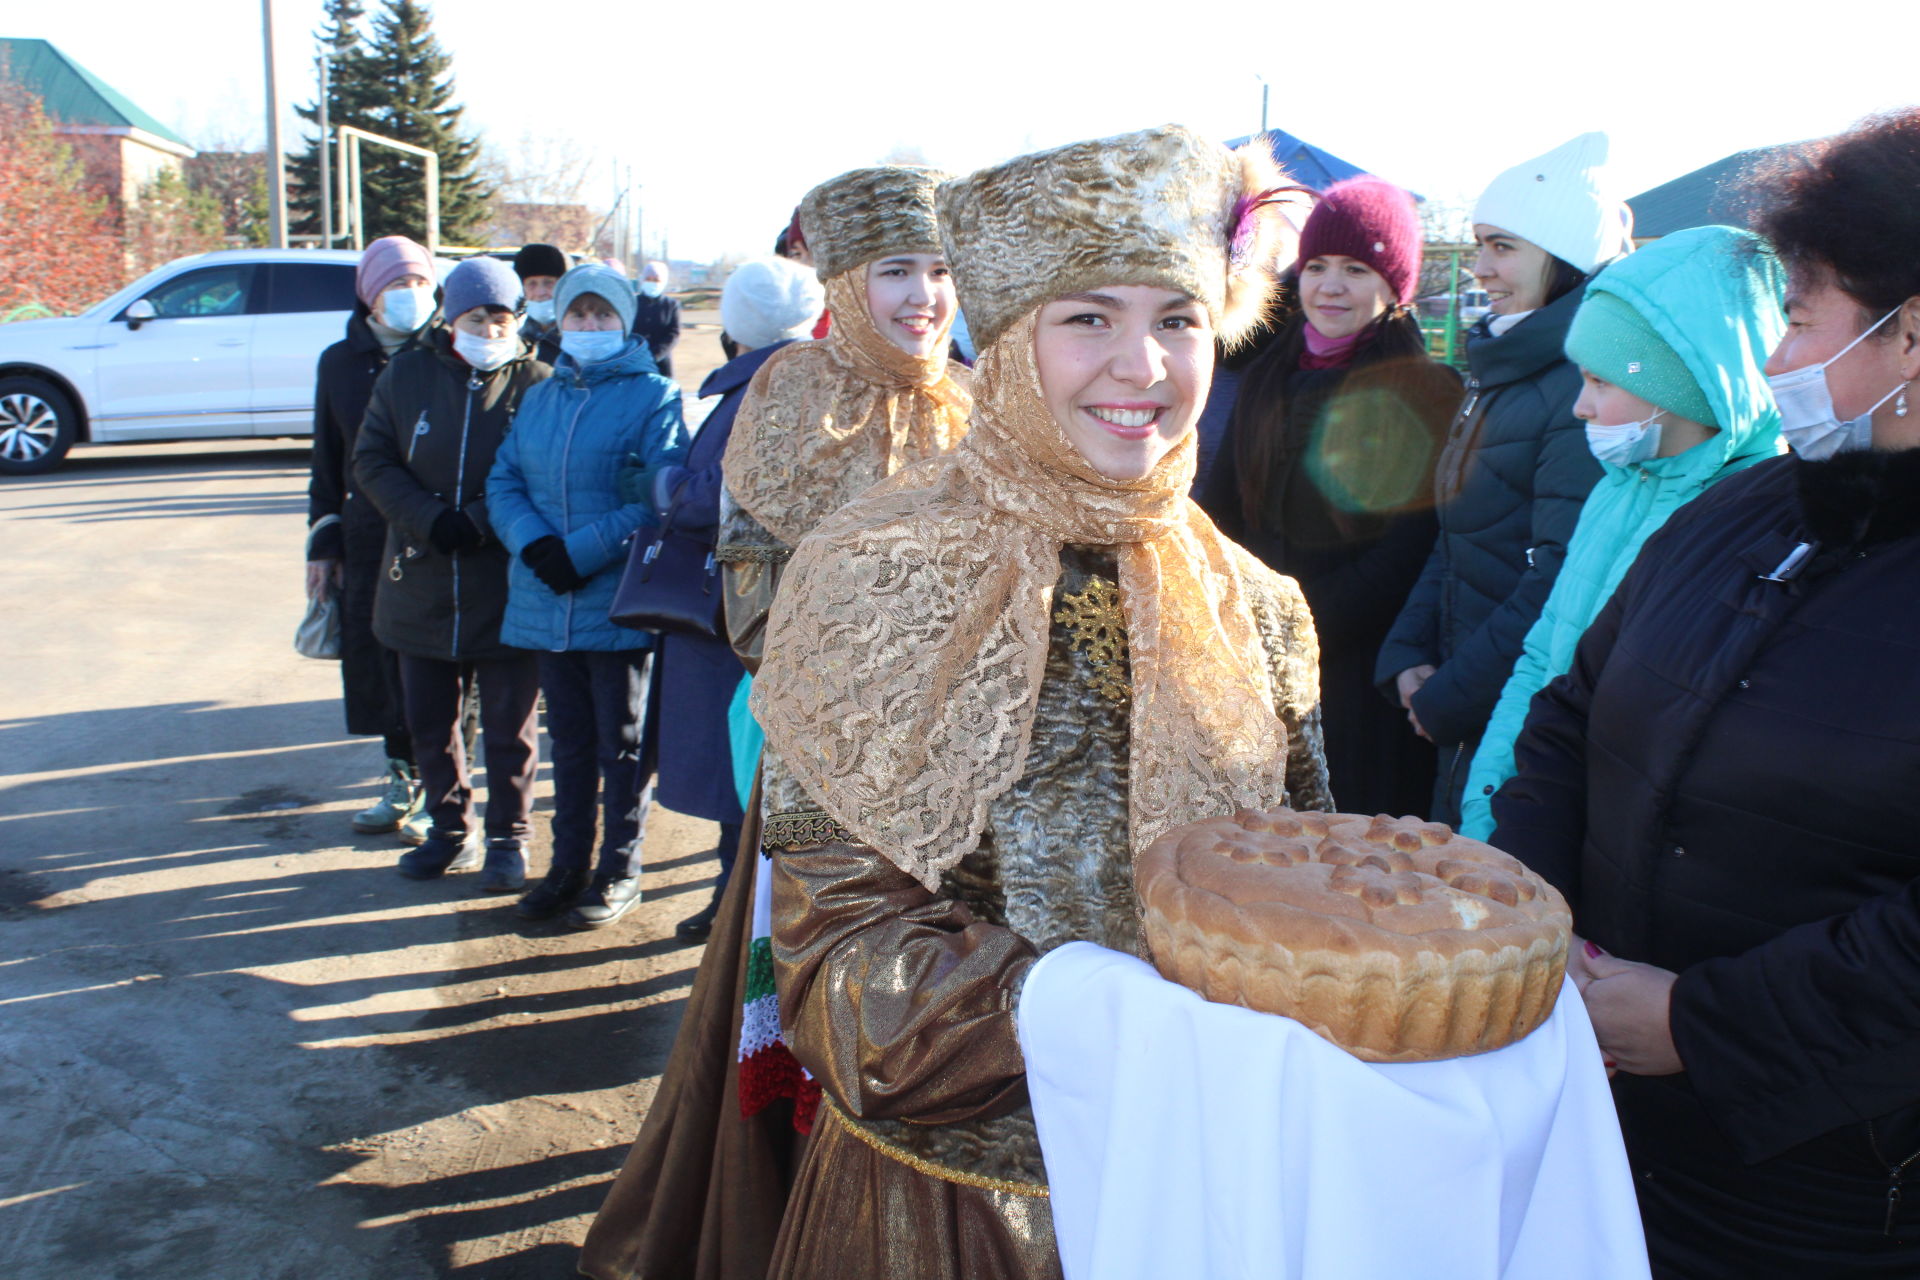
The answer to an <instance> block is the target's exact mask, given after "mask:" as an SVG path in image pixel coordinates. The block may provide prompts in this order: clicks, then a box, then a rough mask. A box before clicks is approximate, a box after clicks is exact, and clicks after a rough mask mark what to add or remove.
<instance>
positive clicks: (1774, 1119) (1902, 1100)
mask: <svg viewBox="0 0 1920 1280" xmlns="http://www.w3.org/2000/svg"><path fill="white" fill-rule="evenodd" d="M1802 544H1811V545H1812V547H1813V548H1814V550H1813V551H1812V552H1811V553H1810V554H1807V555H1806V556H1805V558H1804V559H1803V561H1802V563H1801V564H1799V565H1798V566H1796V567H1793V568H1790V569H1788V570H1786V571H1784V572H1780V573H1775V570H1776V568H1777V567H1778V566H1781V565H1782V564H1783V562H1788V561H1789V557H1790V555H1792V553H1794V551H1795V549H1796V548H1797V547H1800V546H1801V545H1802ZM1769 574H1772V575H1773V576H1775V577H1780V578H1785V579H1786V581H1770V580H1768V578H1767V577H1766V576H1764V575H1769ZM1515 756H1516V762H1517V764H1518V766H1519V773H1518V774H1517V775H1516V776H1515V777H1514V778H1513V779H1512V780H1511V781H1510V782H1508V783H1507V785H1506V786H1505V787H1504V788H1502V789H1501V791H1500V792H1499V793H1498V794H1497V795H1496V796H1495V797H1494V801H1493V811H1494V818H1495V820H1496V822H1497V824H1498V829H1497V830H1496V831H1495V833H1494V836H1493V839H1494V841H1495V842H1496V843H1497V844H1499V845H1500V846H1501V847H1502V848H1505V849H1508V850H1510V851H1511V852H1513V853H1514V854H1516V855H1518V856H1519V857H1521V858H1523V859H1524V860H1526V861H1527V862H1528V863H1529V864H1530V865H1532V866H1533V867H1534V868H1535V869H1537V870H1539V871H1540V872H1541V873H1542V874H1544V875H1545V876H1546V877H1547V878H1548V879H1550V880H1552V881H1553V882H1554V883H1555V884H1557V885H1559V886H1560V887H1561V888H1562V889H1563V890H1564V891H1565V892H1566V894H1567V897H1568V900H1569V901H1570V902H1571V903H1572V904H1573V908H1574V925H1575V928H1576V929H1577V930H1578V931H1580V932H1581V933H1583V934H1585V935H1587V936H1588V937H1590V938H1592V939H1593V940H1594V941H1596V942H1598V943H1599V944H1600V945H1601V946H1603V947H1605V948H1606V949H1607V950H1609V951H1611V952H1613V953H1614V954H1616V955H1619V956H1623V957H1625V958H1627V959H1630V960H1641V961H1646V962H1648V963H1651V964H1656V965H1660V966H1662V967H1663V968H1667V969H1672V970H1674V971H1676V972H1678V973H1679V975H1680V977H1679V981H1678V982H1677V984H1676V985H1675V987H1674V992H1673V1003H1672V1012H1671V1025H1672V1029H1673V1037H1674V1043H1675V1045H1676V1047H1677V1048H1678V1050H1679V1052H1680V1057H1681V1059H1682V1061H1683V1062H1684V1063H1685V1064H1686V1070H1685V1072H1683V1073H1682V1074H1680V1075H1677V1076H1667V1077H1654V1078H1635V1077H1630V1076H1620V1077H1618V1078H1617V1079H1616V1080H1615V1097H1616V1101H1617V1102H1618V1104H1619V1108H1620V1119H1621V1124H1622V1127H1623V1129H1624V1131H1625V1134H1626V1139H1627V1148H1628V1154H1629V1155H1630V1157H1631V1158H1632V1160H1633V1162H1634V1165H1635V1167H1636V1171H1637V1172H1638V1174H1639V1175H1640V1176H1639V1187H1640V1192H1641V1201H1642V1209H1643V1212H1644V1214H1645V1217H1646V1223H1647V1228H1648V1233H1649V1241H1650V1244H1651V1247H1652V1249H1653V1253H1654V1257H1655V1260H1656V1263H1657V1266H1656V1271H1657V1272H1658V1273H1660V1274H1663V1275H1670V1276H1727V1277H1734V1276H1739V1277H1760V1276H1821V1277H1834V1276H1888V1277H1892V1276H1902V1277H1910V1276H1920V1195H1916V1196H1915V1197H1912V1198H1908V1199H1905V1200H1903V1199H1901V1198H1900V1197H1898V1196H1895V1197H1892V1198H1890V1197H1889V1192H1890V1191H1899V1190H1901V1182H1902V1180H1903V1179H1905V1178H1906V1177H1907V1176H1908V1175H1909V1174H1911V1175H1912V1176H1913V1179H1914V1185H1915V1187H1916V1190H1920V879H1916V876H1917V875H1920V450H1911V451H1908V452H1905V453H1900V454H1886V453H1873V452H1868V453H1853V454H1843V455H1840V456H1838V457H1836V458H1833V459H1831V460H1829V461H1826V462H1819V463H1805V462H1801V461H1799V460H1798V459H1796V458H1792V457H1785V458H1780V459H1777V460H1774V461H1769V462H1763V463H1761V464H1759V465H1758V466H1755V467H1753V468H1751V469H1750V470H1748V471H1746V472H1743V473H1741V474H1740V475H1737V476H1734V477H1732V478H1730V479H1727V480H1725V481H1723V482H1722V483H1721V484H1720V485H1718V486H1717V487H1715V488H1714V489H1712V490H1710V491H1709V492H1708V493H1707V494H1705V495H1704V496H1702V497H1701V498H1699V499H1696V500H1695V501H1694V502H1693V503H1691V504H1689V505H1688V506H1686V507H1684V508H1682V509H1681V510H1680V511H1679V512H1678V513H1676V514H1675V516H1674V517H1673V519H1672V520H1671V521H1669V522H1668V524H1667V525H1666V527H1665V528H1663V529H1662V530H1661V531H1660V532H1659V533H1658V534H1656V535H1655V536H1654V537H1653V538H1650V539H1649V540H1648V541H1647V544H1646V546H1645V548H1644V549H1643V550H1642V552H1641V554H1640V558H1639V559H1638V561H1636V563H1635V564H1634V567H1633V568H1632V570H1631V571H1629V573H1628V575H1627V577H1626V579H1625V580H1624V581H1623V582H1622V584H1621V586H1620V589H1619V591H1618V592H1617V593H1616V594H1615V596H1614V598H1613V600H1612V601H1611V602H1610V603H1609V604H1608V605H1607V607H1606V609H1605V610H1604V611H1603V612H1602V613H1601V614H1600V616H1599V617H1598V618H1597V619H1596V620H1595V622H1594V625H1593V627H1592V628H1591V630H1589V631H1588V633H1587V635H1586V637H1585V639H1583V640H1582V641H1581V644H1580V648H1579V650H1578V652H1577V653H1576V655H1575V658H1574V663H1573V666H1572V669H1571V670H1570V671H1569V672H1568V674H1567V675H1566V676H1564V677H1562V678H1561V679H1559V680H1557V681H1555V682H1554V683H1553V684H1551V685H1549V686H1548V687H1547V688H1546V689H1544V690H1542V691H1541V693H1540V694H1539V695H1538V696H1537V697H1535V699H1534V701H1533V705H1532V709H1531V713H1530V714H1529V716H1528V719H1527V724H1526V728H1525V730H1524V731H1523V732H1522V734H1521V736H1520V738H1519V740H1518V742H1517V744H1516V750H1515ZM1909 1159H1912V1160H1913V1161H1914V1163H1913V1164H1911V1165H1907V1166H1906V1167H1905V1169H1903V1170H1901V1172H1899V1173H1897V1174H1896V1173H1893V1172H1891V1171H1892V1170H1894V1169H1896V1168H1898V1167H1899V1166H1901V1165H1902V1164H1903V1163H1904V1162H1905V1161H1908V1160H1909Z"/></svg>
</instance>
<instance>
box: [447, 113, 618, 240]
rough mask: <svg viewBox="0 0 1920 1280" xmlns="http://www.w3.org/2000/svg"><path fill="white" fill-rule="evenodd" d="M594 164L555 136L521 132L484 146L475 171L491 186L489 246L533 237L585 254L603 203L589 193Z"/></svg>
mask: <svg viewBox="0 0 1920 1280" xmlns="http://www.w3.org/2000/svg"><path fill="white" fill-rule="evenodd" d="M597 168H598V162H597V161H596V160H595V158H594V156H593V155H592V153H591V152H589V151H587V149H586V148H584V147H582V146H581V145H580V144H579V143H578V142H575V141H574V140H572V139H570V138H566V137H561V136H558V135H554V134H546V133H542V134H535V133H533V132H531V131H527V132H522V133H521V134H520V136H519V137H518V138H516V139H514V140H513V141H512V142H509V143H506V144H504V145H488V146H487V147H486V148H485V149H484V150H483V151H482V153H481V159H480V164H479V173H480V175H481V177H482V178H483V179H484V180H485V181H486V182H487V183H488V184H489V185H490V186H492V187H493V190H494V197H493V202H492V206H491V208H490V210H489V216H488V220H487V232H486V237H485V238H486V239H487V241H488V243H490V244H497V245H507V244H528V243H532V242H535V241H539V242H544V243H547V244H555V245H559V246H560V247H561V248H562V249H567V250H571V251H574V252H586V251H587V250H589V249H590V248H591V247H592V246H590V245H589V244H588V243H587V241H588V240H589V239H590V238H591V237H592V235H593V231H594V228H595V227H597V226H598V225H599V224H600V221H601V219H602V218H603V217H604V216H605V215H606V206H607V202H606V201H604V200H601V199H596V198H595V197H594V196H593V195H590V194H589V193H590V192H593V191H594V190H595V188H596V186H597V184H596V183H595V181H594V178H595V170H596V169H597Z"/></svg>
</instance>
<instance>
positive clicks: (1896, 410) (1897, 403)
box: [1893, 387, 1907, 418]
mask: <svg viewBox="0 0 1920 1280" xmlns="http://www.w3.org/2000/svg"><path fill="white" fill-rule="evenodd" d="M1893 416H1894V417H1896V418H1904V417H1906V416H1907V389H1906V388H1905V387H1902V388H1900V394H1899V395H1898V396H1897V397H1895V398H1894V401H1893Z"/></svg>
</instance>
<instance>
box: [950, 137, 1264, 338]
mask: <svg viewBox="0 0 1920 1280" xmlns="http://www.w3.org/2000/svg"><path fill="white" fill-rule="evenodd" d="M1299 190H1300V188H1298V187H1297V186H1295V185H1294V184H1293V183H1292V182H1291V181H1290V180H1289V179H1288V177H1287V176H1286V174H1285V172H1284V171H1283V170H1282V169H1281V168H1280V166H1279V165H1278V164H1276V163H1275V162H1274V159H1273V156H1272V154H1271V152H1269V151H1268V150H1267V148H1266V147H1265V146H1264V145H1262V144H1261V143H1259V142H1258V141H1255V142H1253V143H1250V144H1249V145H1248V146H1246V147H1243V148H1241V149H1240V150H1239V151H1229V150H1228V149H1227V148H1226V147H1224V146H1221V145H1220V144H1219V143H1217V142H1214V141H1211V140H1210V139H1207V138H1203V137H1201V136H1200V135H1199V134H1197V133H1195V132H1193V131H1192V130H1191V129H1188V128H1185V127H1184V126H1181V125H1167V126H1165V127H1163V128H1159V129H1145V130H1142V131H1140V132H1138V133H1126V134H1121V135H1119V136H1118V137H1112V138H1100V139H1096V140H1094V141H1091V142H1076V143H1073V144H1071V145H1068V146H1064V147H1058V148H1055V149H1054V150H1052V151H1042V152H1038V153H1036V154H1034V155H1029V156H1021V157H1019V158H1018V159H1015V160H1009V161H1008V162H1006V163H1005V164H1002V165H997V166H995V167H994V168H991V169H982V170H980V171H979V172H978V173H975V174H973V175H971V176H969V177H966V178H960V179H956V180H954V181H951V182H948V183H945V184H944V185H942V186H941V188H940V190H939V193H938V196H937V198H936V200H937V204H938V208H939V221H940V237H941V239H942V240H943V241H944V242H945V244H946V254H947V263H948V265H949V266H951V267H952V268H953V273H954V284H955V287H956V288H957V289H958V290H959V293H960V307H961V310H962V311H964V312H965V313H966V317H967V324H968V327H969V328H970V329H971V331H972V333H973V337H974V341H975V343H976V344H977V345H978V346H980V347H982V348H984V347H986V346H988V345H989V344H991V343H992V342H993V341H994V340H995V339H996V338H998V337H999V336H1000V335H1001V334H1002V333H1004V332H1006V330H1007V328H1008V326H1009V325H1011V324H1013V323H1014V322H1015V321H1016V320H1018V319H1020V317H1022V316H1024V315H1026V314H1027V313H1028V312H1030V311H1032V310H1033V309H1034V308H1036V307H1038V306H1040V305H1041V304H1042V303H1044V302H1047V301H1049V300H1051V299H1053V298H1058V297H1062V296H1064V295H1066V294H1070V293H1079V292H1082V291H1086V290H1092V289H1097V288H1100V287H1101V286H1103V285H1115V284H1157V285H1162V286H1164V287H1166V288H1169V289H1178V290H1180V291H1182V292H1184V293H1187V294H1189V295H1191V296H1192V297H1194V298H1197V299H1199V300H1200V302H1201V303H1202V304H1203V305H1205V306H1206V308H1207V310H1208V312H1209V314H1211V315H1212V317H1213V323H1214V330H1215V332H1216V334H1217V335H1218V337H1219V338H1220V340H1221V341H1222V342H1223V343H1225V344H1226V345H1227V346H1228V347H1229V348H1231V347H1232V346H1234V345H1235V344H1237V343H1238V342H1240V341H1242V340H1244V339H1245V338H1246V337H1247V336H1248V335H1250V334H1251V333H1253V332H1254V331H1255V330H1256V329H1257V328H1258V327H1259V325H1260V323H1261V321H1262V320H1264V319H1265V318H1266V314H1267V308H1268V305H1269V303H1270V300H1271V298H1272V294H1273V286H1274V267H1275V265H1276V263H1275V258H1276V256H1277V255H1278V254H1279V253H1280V252H1281V250H1282V248H1283V246H1284V245H1285V243H1286V241H1287V239H1288V238H1289V237H1291V236H1293V235H1295V234H1297V233H1296V232H1295V231H1294V229H1293V226H1292V223H1291V222H1290V221H1289V220H1288V218H1287V217H1286V215H1285V213H1284V211H1283V210H1282V208H1281V207H1280V204H1279V202H1278V200H1279V198H1283V197H1284V196H1285V195H1287V194H1290V193H1295V192H1298V191H1299ZM1278 265H1280V266H1285V265H1287V264H1285V263H1281V264H1278Z"/></svg>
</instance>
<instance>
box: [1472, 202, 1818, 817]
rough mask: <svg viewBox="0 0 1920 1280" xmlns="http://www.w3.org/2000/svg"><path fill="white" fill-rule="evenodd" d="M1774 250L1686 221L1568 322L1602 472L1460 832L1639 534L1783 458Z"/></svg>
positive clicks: (1500, 713) (1501, 709)
mask: <svg viewBox="0 0 1920 1280" xmlns="http://www.w3.org/2000/svg"><path fill="white" fill-rule="evenodd" d="M1784 286H1785V278H1784V275H1783V273H1782V271H1781V269H1780V265H1779V261H1778V259H1776V258H1775V257H1774V256H1773V255H1772V254H1771V253H1770V252H1768V251H1767V250H1766V249H1765V247H1764V246H1763V245H1762V244H1761V242H1760V241H1759V239H1758V238H1757V237H1755V236H1754V235H1753V234H1752V233H1750V232H1746V231H1737V230H1735V229H1734V228H1732V227H1695V228H1693V229H1691V230H1687V231H1678V232H1675V233H1674V234H1672V235H1670V236H1667V237H1665V238H1664V239H1661V240H1658V241H1655V242H1654V243H1653V244H1651V245H1648V246H1647V247H1646V248H1644V249H1642V250H1641V251H1640V252H1638V253H1636V254H1634V255H1632V256H1631V257H1627V258H1622V259H1621V260H1620V261H1618V262H1616V263H1614V264H1613V265H1612V266H1610V267H1607V268H1606V269H1605V270H1604V271H1602V272H1601V273H1600V274H1599V275H1598V276H1595V277H1594V280H1593V283H1592V284H1590V285H1588V286H1587V288H1586V294H1585V299H1584V301H1583V302H1582V303H1581V304H1580V311H1579V313H1578V314H1577V315H1575V316H1574V318H1573V327H1572V329H1570V330H1569V331H1568V333H1567V356H1568V358H1569V359H1571V360H1572V361H1573V362H1574V363H1575V364H1577V365H1579V366H1580V373H1581V376H1582V381H1583V383H1584V386H1583V387H1582V389H1581V392H1580V398H1579V399H1578V400H1576V401H1575V402H1574V406H1573V412H1574V416H1575V417H1577V418H1579V419H1580V420H1581V421H1583V422H1585V423H1586V424H1587V443H1588V445H1589V446H1590V447H1591V448H1592V450H1593V454H1594V457H1596V458H1598V459H1599V461H1600V463H1601V465H1602V466H1603V467H1604V468H1605V469H1606V475H1605V476H1603V477H1602V478H1601V480H1600V483H1599V484H1597V485H1595V486H1594V487H1593V492H1592V493H1591V494H1589V495H1588V496H1587V501H1586V505H1585V506H1583V507H1582V508H1581V509H1580V523H1579V524H1578V525H1577V526H1576V527H1575V529H1574V533H1573V538H1572V540H1571V541H1570V542H1569V543H1568V544H1567V562H1566V564H1564V565H1562V566H1561V569H1560V576H1559V578H1557V579H1556V580H1555V581H1554V584H1553V593H1552V594H1551V595H1549V596H1548V597H1547V603H1546V607H1545V608H1544V609H1542V610H1541V611H1540V620H1539V621H1538V622H1536V623H1534V624H1533V628H1532V630H1530V631H1528V632H1527V644H1526V649H1525V651H1524V652H1523V653H1522V654H1521V655H1520V661H1519V662H1518V663H1516V664H1515V666H1514V669H1513V675H1512V677H1511V678H1509V679H1508V681H1507V686H1506V688H1505V689H1504V690H1502V691H1501V694H1500V702H1499V704H1498V705H1497V706H1496V707H1495V708H1494V711H1493V719H1492V720H1491V721H1489V722H1488V724H1487V732H1486V736H1485V737H1484V738H1482V739H1481V741H1480V749H1479V750H1478V751H1477V752H1476V753H1475V754H1474V757H1473V765H1472V768H1471V770H1470V771H1469V773H1468V775H1467V794H1466V799H1465V801H1464V802H1463V804H1462V819H1461V823H1460V829H1461V830H1462V831H1463V832H1464V833H1466V834H1467V835H1470V836H1472V837H1474V838H1475V839H1480V840H1484V839H1486V838H1487V836H1488V834H1489V833H1491V832H1492V830H1493V809H1492V799H1493V793H1494V792H1496V791H1498V790H1499V789H1500V785H1501V784H1502V783H1503V782H1505V781H1506V780H1507V779H1508V778H1509V777H1511V776H1512V774H1513V740H1514V738H1515V737H1517V736H1518V735H1519V732H1520V728H1521V725H1522V724H1524V723H1525V721H1526V717H1527V707H1528V705H1529V704H1530V703H1531V702H1532V701H1533V695H1534V694H1536V693H1538V692H1539V691H1540V689H1541V688H1542V687H1543V686H1544V685H1545V684H1546V683H1547V682H1548V681H1549V680H1552V679H1554V678H1556V677H1557V676H1559V675H1560V674H1561V673H1562V672H1564V671H1565V670H1566V669H1567V665H1568V663H1570V662H1571V661H1572V660H1573V650H1574V646H1576V645H1577V644H1579V642H1580V637H1581V635H1582V634H1583V633H1584V632H1585V631H1586V629H1587V627H1588V625H1589V624H1590V623H1592V621H1593V618H1594V615H1595V614H1597V613H1599V612H1600V608H1601V606H1602V605H1604V604H1606V602H1607V597H1608V596H1610V595H1612V594H1613V589H1614V588H1615V587H1617V586H1618V585H1619V584H1620V579H1621V578H1622V577H1623V576H1625V574H1626V572H1627V568H1628V566H1629V565H1631V564H1632V563H1633V560H1634V557H1635V556H1636V555H1638V554H1639V552H1640V546H1641V544H1642V543H1644V542H1645V541H1646V540H1647V538H1648V537H1649V536H1651V535H1652V534H1653V532H1654V531H1655V530H1657V529H1658V528H1660V526H1661V525H1663V524H1665V523H1666V522H1667V520H1668V518H1669V517H1671V516H1672V515H1673V513H1674V512H1675V511H1677V510H1679V509H1680V508H1681V507H1682V506H1684V505H1685V504H1687V503H1688V502H1691V501H1692V500H1693V499H1695V498H1697V497H1699V496H1700V494H1701V493H1703V492H1705V491H1706V489H1707V488H1708V487H1709V486H1711V485H1714V484H1717V483H1718V482H1720V481H1721V480H1724V479H1726V478H1727V477H1728V476H1730V475H1733V474H1734V473H1735V472H1738V471H1743V470H1745V469H1746V468H1747V467H1750V466H1752V465H1753V464H1754V463H1756V462H1761V461H1764V460H1765V459H1767V458H1771V457H1774V456H1776V455H1778V454H1779V452H1780V449H1781V444H1780V415H1779V414H1778V412H1776V411H1775V409H1774V407H1773V398H1772V397H1771V396H1770V395H1768V394H1767V380H1766V375H1765V374H1764V373H1762V372H1761V369H1760V365H1761V361H1762V360H1763V359H1764V358H1765V354H1766V352H1767V351H1769V350H1771V349H1772V347H1773V344H1774V343H1776V342H1778V341H1779V340H1780V335H1781V334H1782V333H1783V332H1784V331H1785V329H1786V317H1785V316H1784V315H1783V314H1782V312H1781V309H1780V303H1781V293H1782V290H1783V288H1784Z"/></svg>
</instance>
